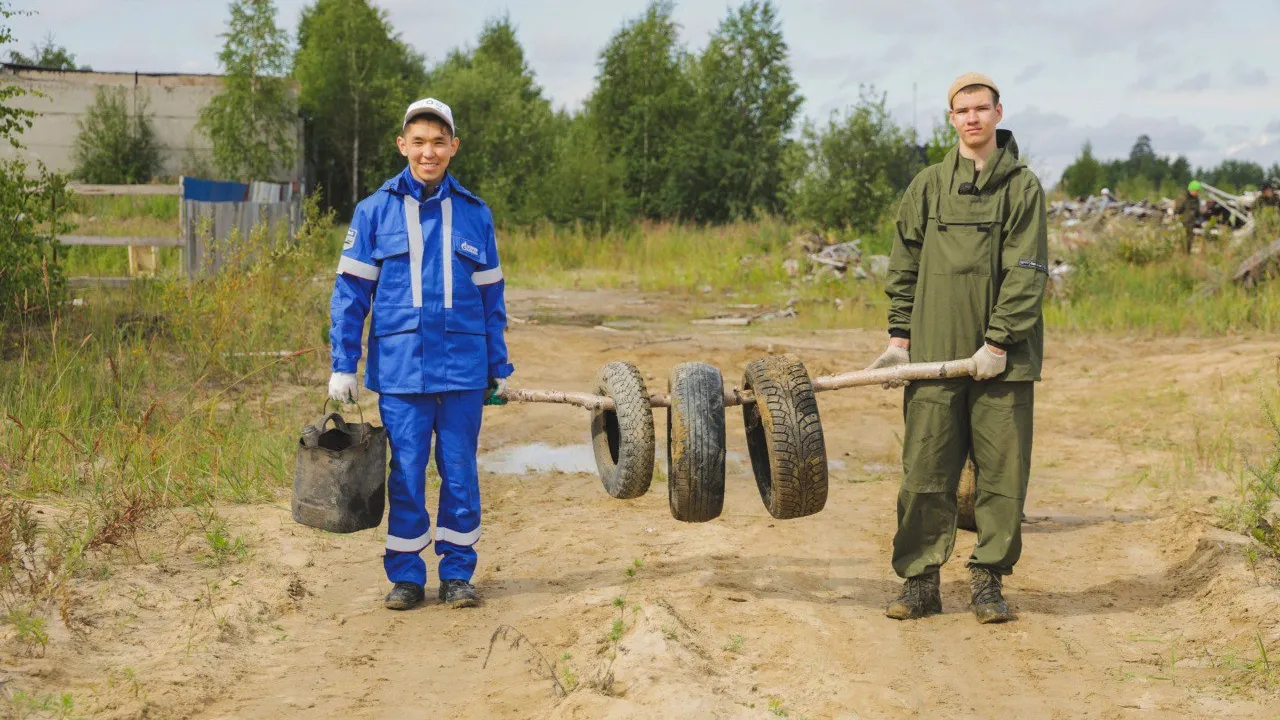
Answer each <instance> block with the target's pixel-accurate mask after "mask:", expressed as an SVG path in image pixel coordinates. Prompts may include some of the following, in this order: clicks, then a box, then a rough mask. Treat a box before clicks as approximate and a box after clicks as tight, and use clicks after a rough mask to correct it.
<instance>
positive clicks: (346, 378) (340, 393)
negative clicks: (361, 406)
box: [329, 372, 360, 403]
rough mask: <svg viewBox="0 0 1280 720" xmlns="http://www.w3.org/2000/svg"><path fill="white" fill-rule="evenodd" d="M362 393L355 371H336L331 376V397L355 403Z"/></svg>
mask: <svg viewBox="0 0 1280 720" xmlns="http://www.w3.org/2000/svg"><path fill="white" fill-rule="evenodd" d="M359 393H360V386H359V385H358V384H357V383H356V374H355V373H343V372H336V373H334V374H332V375H330V376H329V399H330V400H337V401H338V402H349V403H353V402H355V401H356V396H357V395H359Z"/></svg>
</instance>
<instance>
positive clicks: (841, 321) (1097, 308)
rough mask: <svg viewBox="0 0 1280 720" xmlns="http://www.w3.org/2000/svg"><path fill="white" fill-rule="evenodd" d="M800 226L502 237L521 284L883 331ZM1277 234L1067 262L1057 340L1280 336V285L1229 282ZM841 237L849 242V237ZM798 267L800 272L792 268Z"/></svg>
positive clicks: (884, 233)
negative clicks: (751, 307)
mask: <svg viewBox="0 0 1280 720" xmlns="http://www.w3.org/2000/svg"><path fill="white" fill-rule="evenodd" d="M800 230H801V229H800V228H797V227H795V226H791V225H788V224H786V223H783V222H780V221H775V220H765V221H761V222H755V223H738V224H735V225H728V226H724V227H719V228H701V229H700V228H693V227H688V226H680V225H645V226H636V227H631V228H625V229H622V230H618V231H614V232H610V233H606V234H604V235H603V236H593V235H591V234H589V233H586V232H584V231H582V230H581V229H556V228H549V227H548V228H542V229H538V230H533V231H528V232H514V233H512V234H511V235H509V236H503V237H502V238H501V239H500V246H499V249H500V252H501V253H502V263H503V265H504V267H505V268H506V271H507V272H506V274H507V277H508V283H509V284H510V285H511V286H513V287H534V288H577V289H584V290H585V289H601V288H605V289H608V288H615V289H626V290H635V291H641V292H650V293H664V294H668V295H676V296H680V297H684V298H687V299H688V301H689V305H688V306H689V308H690V312H692V313H694V314H707V313H711V312H714V311H716V310H717V309H720V308H723V306H725V305H728V304H758V305H760V306H761V308H760V309H761V311H763V310H768V309H778V308H781V307H784V306H787V305H792V306H793V307H795V308H796V310H797V312H798V317H797V318H796V319H795V321H793V323H792V324H794V325H795V326H798V327H800V328H805V329H820V328H847V327H857V328H870V329H877V328H882V327H884V325H885V323H886V316H887V313H888V299H887V298H886V297H885V294H884V282H883V280H882V279H871V280H856V279H853V278H852V277H851V276H846V277H845V278H836V277H835V276H833V275H831V274H828V273H816V274H815V273H813V272H811V271H812V269H813V268H812V266H811V265H810V263H809V261H808V260H807V259H806V258H805V256H804V255H803V254H802V253H800V252H798V251H795V250H792V249H791V248H790V242H791V239H792V238H793V237H795V236H796V235H797V234H798V233H799V232H800ZM1276 237H1280V227H1276V226H1275V225H1274V224H1273V225H1265V226H1262V227H1260V228H1259V232H1258V233H1257V234H1256V236H1255V238H1253V239H1252V240H1250V241H1248V242H1245V243H1244V244H1242V245H1240V246H1238V247H1232V246H1231V245H1230V243H1229V242H1228V241H1226V240H1222V241H1214V242H1210V243H1209V245H1208V247H1207V248H1206V249H1205V252H1203V253H1200V254H1196V255H1194V256H1193V257H1191V258H1187V257H1186V256H1184V255H1182V254H1181V253H1180V252H1178V251H1177V247H1178V242H1179V241H1180V238H1181V230H1180V229H1178V228H1169V229H1166V230H1153V229H1149V228H1141V227H1135V228H1133V229H1129V230H1126V231H1124V232H1121V233H1116V234H1112V235H1110V236H1105V237H1102V238H1100V239H1098V240H1097V241H1096V242H1095V243H1094V244H1092V245H1089V246H1086V247H1085V248H1084V249H1082V250H1079V251H1077V252H1073V253H1068V254H1066V255H1065V256H1064V258H1063V259H1065V260H1067V261H1068V262H1069V263H1070V264H1071V265H1072V266H1074V267H1075V268H1076V271H1075V273H1074V274H1073V275H1072V276H1071V277H1070V279H1069V281H1068V282H1067V284H1066V286H1065V289H1063V290H1061V291H1055V292H1051V293H1050V294H1049V296H1048V297H1047V298H1046V300H1045V321H1046V326H1047V329H1048V331H1049V332H1055V331H1059V332H1060V331H1081V332H1124V333H1138V334H1142V335H1199V336H1213V335H1219V334H1223V333H1244V332H1267V333H1272V332H1278V331H1280V282H1269V283H1264V284H1262V285H1261V286H1260V287H1257V288H1254V289H1245V288H1243V287H1240V286H1237V285H1234V284H1233V283H1231V282H1230V276H1231V274H1232V273H1233V272H1234V270H1235V269H1236V267H1237V266H1238V265H1239V263H1240V262H1241V261H1242V260H1243V259H1244V258H1246V257H1248V255H1250V254H1251V253H1253V252H1254V251H1255V250H1257V249H1258V248H1259V247H1262V246H1263V245H1265V244H1266V243H1268V242H1270V241H1271V240H1273V239H1275V238H1276ZM842 239H843V238H842ZM889 240H890V236H889V235H888V228H885V229H883V230H881V231H878V232H876V233H872V234H868V235H866V236H864V242H863V248H864V252H865V254H864V258H866V257H867V256H869V255H871V254H877V253H879V254H883V253H886V252H888V247H889ZM792 257H794V258H795V259H796V260H797V261H798V262H799V263H800V272H799V273H798V274H797V275H796V276H790V275H788V274H787V272H786V270H785V267H784V261H785V260H787V259H788V258H792Z"/></svg>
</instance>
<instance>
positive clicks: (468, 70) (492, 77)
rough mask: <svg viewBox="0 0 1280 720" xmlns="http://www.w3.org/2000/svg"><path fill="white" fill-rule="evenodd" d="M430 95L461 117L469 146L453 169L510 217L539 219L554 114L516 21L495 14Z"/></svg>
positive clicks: (432, 81) (438, 75) (435, 76)
mask: <svg viewBox="0 0 1280 720" xmlns="http://www.w3.org/2000/svg"><path fill="white" fill-rule="evenodd" d="M424 94H426V95H430V96H432V97H436V98H441V99H446V100H445V101H446V102H447V103H448V104H449V106H450V107H451V108H452V109H453V113H454V118H455V120H456V121H457V123H458V135H459V137H461V138H462V144H461V148H462V149H461V151H460V152H459V153H458V155H457V157H456V158H455V159H454V160H453V162H452V163H451V164H450V166H449V171H450V172H451V173H453V174H454V175H455V176H456V177H457V178H458V180H459V181H460V182H462V184H464V185H466V186H467V188H468V189H470V190H471V191H473V192H475V193H476V194H478V195H480V197H483V198H484V199H485V202H486V203H487V204H488V205H489V206H490V207H491V208H492V209H493V212H494V214H495V215H496V216H498V217H501V218H503V220H504V221H506V222H520V223H527V222H531V221H533V220H534V219H536V218H537V217H538V216H539V214H540V213H539V207H540V205H541V202H540V198H539V193H540V190H539V191H533V190H532V188H541V186H542V185H543V184H544V183H543V181H544V179H545V177H546V172H547V170H546V165H547V159H548V150H549V148H550V147H552V146H553V143H554V138H553V136H552V130H553V124H554V123H553V120H554V118H553V115H552V111H551V103H550V102H549V101H548V100H547V99H546V98H545V97H543V95H542V88H540V87H538V85H537V84H536V83H535V81H534V76H533V71H532V70H530V69H529V66H528V64H527V63H526V62H525V57H524V50H523V49H522V48H521V47H520V43H519V41H518V40H516V35H515V28H514V27H513V26H512V25H511V21H510V20H508V19H506V18H503V19H500V20H491V21H490V22H488V23H487V24H486V25H485V27H484V30H483V31H482V32H481V33H480V42H479V44H478V45H477V46H476V48H475V49H474V50H470V51H465V52H464V51H454V52H453V53H451V54H450V55H449V57H448V58H447V59H446V60H445V61H444V62H443V63H441V64H440V66H439V67H437V68H435V70H433V71H432V72H431V74H430V76H429V77H428V78H427V84H426V93H424ZM406 104H407V103H406Z"/></svg>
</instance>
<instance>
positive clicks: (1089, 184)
mask: <svg viewBox="0 0 1280 720" xmlns="http://www.w3.org/2000/svg"><path fill="white" fill-rule="evenodd" d="M1102 182H1103V175H1102V163H1100V162H1098V159H1097V158H1096V157H1094V156H1093V145H1092V144H1091V143H1088V142H1086V143H1085V144H1084V148H1083V149H1082V150H1081V151H1080V157H1079V158H1077V159H1076V161H1075V162H1073V163H1071V164H1070V165H1068V166H1067V169H1066V170H1065V171H1063V173H1062V185H1063V186H1064V187H1065V188H1066V191H1067V194H1068V195H1072V196H1075V197H1081V196H1085V195H1093V194H1094V193H1095V192H1097V191H1098V190H1101V189H1102Z"/></svg>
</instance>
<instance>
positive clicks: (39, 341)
mask: <svg viewBox="0 0 1280 720" xmlns="http://www.w3.org/2000/svg"><path fill="white" fill-rule="evenodd" d="M340 242H341V234H340V233H338V232H336V231H335V230H334V229H333V228H332V225H331V224H327V223H324V222H319V223H315V222H313V223H311V224H309V225H308V231H307V232H306V233H304V234H303V235H302V236H301V237H300V238H299V239H298V242H297V243H293V244H284V245H281V244H279V243H278V242H277V239H275V238H269V237H265V236H264V235H261V234H255V235H254V236H253V237H251V238H249V239H248V240H247V242H246V243H245V246H246V248H247V249H248V251H247V252H245V253H244V254H243V255H242V256H241V257H240V260H241V262H239V263H238V264H237V265H236V268H237V269H236V270H235V271H234V272H227V273H223V274H220V275H217V276H212V277H208V278H202V279H199V280H197V281H194V282H188V281H186V280H183V279H179V278H172V277H166V278H160V279H156V280H153V281H140V282H136V283H134V284H133V285H132V286H131V287H130V288H128V289H127V290H101V289H90V290H86V291H84V292H83V294H82V295H80V297H81V299H83V300H84V303H83V304H76V305H67V306H64V307H63V308H62V309H61V311H60V312H59V314H57V315H55V316H54V317H53V318H51V319H47V320H38V321H37V320H34V319H31V318H27V317H26V316H21V317H20V318H19V322H18V324H17V325H16V326H9V327H8V328H6V329H5V330H4V331H3V332H2V333H0V557H4V558H19V559H20V561H19V562H16V563H8V562H6V563H3V564H0V619H3V618H9V619H11V620H12V619H20V618H22V617H23V615H22V613H24V612H36V611H37V610H39V609H40V608H47V607H48V603H50V602H52V601H55V600H57V599H58V598H63V599H65V598H66V597H67V587H68V585H69V583H70V582H71V581H72V579H73V578H75V577H76V576H77V575H78V574H80V573H82V572H84V573H92V572H94V569H93V568H94V565H93V562H92V560H91V558H90V553H92V552H93V551H94V550H97V549H101V548H105V547H111V546H120V545H121V544H122V542H124V543H125V544H127V540H128V539H129V537H131V535H132V533H133V532H135V531H136V530H137V529H138V527H140V525H141V523H143V522H144V521H145V519H146V517H147V516H148V515H149V514H150V513H151V512H152V511H153V510H154V509H156V508H160V507H166V506H169V507H173V506H196V507H208V508H210V510H209V511H208V512H207V513H205V514H204V517H205V521H204V522H205V526H206V527H205V533H204V534H205V539H206V541H207V543H208V546H209V560H210V562H212V563H214V564H218V565H221V564H224V563H230V562H236V561H238V560H241V559H243V558H245V557H246V555H247V554H248V548H247V547H246V546H245V545H244V542H243V540H242V539H240V538H236V537H233V536H231V535H230V534H229V533H228V532H227V530H226V527H225V525H224V524H223V523H221V521H219V520H218V519H217V517H216V514H215V513H214V512H213V511H212V507H213V505H214V504H215V503H222V502H257V501H263V500H267V499H271V498H274V497H276V496H277V493H278V492H280V491H283V489H284V488H286V487H288V485H289V483H290V482H291V479H292V477H291V476H292V465H293V448H294V446H295V444H296V442H297V437H298V431H299V428H300V427H301V426H302V424H303V422H304V421H306V420H309V419H312V418H313V417H315V416H316V415H317V414H318V413H319V412H320V409H321V406H322V404H323V401H324V399H325V398H324V395H325V393H324V389H323V379H324V378H325V377H326V376H327V374H328V352H327V346H328V342H327V329H328V303H327V298H328V288H327V287H321V285H324V283H323V282H319V283H317V282H313V278H317V277H318V278H320V279H321V281H323V280H326V279H328V278H331V277H332V274H331V273H332V269H331V266H332V258H333V256H334V255H335V253H334V250H336V243H340ZM250 258H252V259H250ZM330 282H331V281H330ZM37 498H38V499H39V501H40V502H41V503H42V504H51V503H52V504H56V505H58V506H60V508H61V509H60V510H59V517H58V519H57V521H56V522H53V521H49V520H44V519H42V518H40V517H38V514H37V513H35V512H34V511H33V509H32V505H31V503H30V500H32V499H37ZM15 611H17V614H13V613H15ZM5 613H8V614H5ZM6 624H10V625H15V626H16V625H17V623H16V622H7V623H6Z"/></svg>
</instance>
